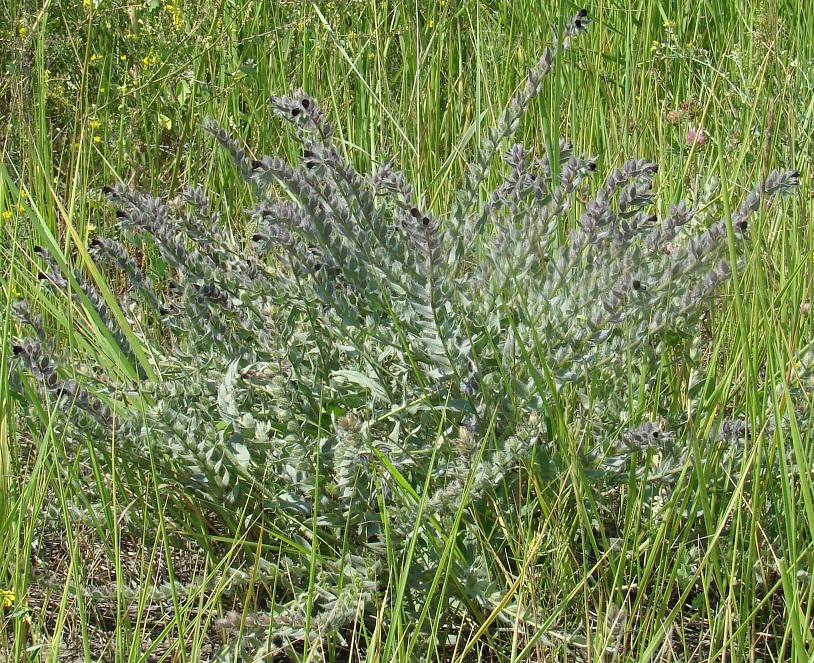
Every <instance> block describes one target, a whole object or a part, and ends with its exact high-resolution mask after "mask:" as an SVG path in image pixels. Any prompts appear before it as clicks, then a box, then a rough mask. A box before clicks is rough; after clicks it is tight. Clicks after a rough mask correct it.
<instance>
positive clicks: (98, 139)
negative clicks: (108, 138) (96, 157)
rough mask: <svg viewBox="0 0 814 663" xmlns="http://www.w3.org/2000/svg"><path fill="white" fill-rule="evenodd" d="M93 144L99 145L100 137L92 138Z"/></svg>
mask: <svg viewBox="0 0 814 663" xmlns="http://www.w3.org/2000/svg"><path fill="white" fill-rule="evenodd" d="M93 142H94V143H101V142H102V137H101V136H94V137H93Z"/></svg>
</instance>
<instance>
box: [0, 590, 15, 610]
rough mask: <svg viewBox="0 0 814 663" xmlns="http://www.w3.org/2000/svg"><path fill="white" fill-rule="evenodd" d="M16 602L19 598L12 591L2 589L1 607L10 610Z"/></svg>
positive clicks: (0, 595) (0, 596) (0, 591)
mask: <svg viewBox="0 0 814 663" xmlns="http://www.w3.org/2000/svg"><path fill="white" fill-rule="evenodd" d="M16 600H17V597H16V596H14V592H12V591H11V590H10V589H0V607H3V608H10V607H12V606H13V605H14V602H15V601H16Z"/></svg>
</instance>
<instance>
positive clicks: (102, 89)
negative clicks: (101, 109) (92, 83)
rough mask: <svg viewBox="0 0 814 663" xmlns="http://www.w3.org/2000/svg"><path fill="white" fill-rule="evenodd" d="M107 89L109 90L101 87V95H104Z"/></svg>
mask: <svg viewBox="0 0 814 663" xmlns="http://www.w3.org/2000/svg"><path fill="white" fill-rule="evenodd" d="M106 89H107V88H103V87H100V88H99V93H100V94H104V93H105V90H106Z"/></svg>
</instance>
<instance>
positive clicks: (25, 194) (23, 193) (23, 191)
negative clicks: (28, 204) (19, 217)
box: [20, 189, 28, 198]
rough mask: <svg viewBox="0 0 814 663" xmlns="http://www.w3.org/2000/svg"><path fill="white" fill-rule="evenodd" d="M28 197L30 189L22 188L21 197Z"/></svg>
mask: <svg viewBox="0 0 814 663" xmlns="http://www.w3.org/2000/svg"><path fill="white" fill-rule="evenodd" d="M27 197H28V191H26V190H25V189H20V198H27Z"/></svg>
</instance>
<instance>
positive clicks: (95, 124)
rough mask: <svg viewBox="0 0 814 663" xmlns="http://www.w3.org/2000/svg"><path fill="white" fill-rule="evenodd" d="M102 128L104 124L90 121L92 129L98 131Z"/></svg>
mask: <svg viewBox="0 0 814 663" xmlns="http://www.w3.org/2000/svg"><path fill="white" fill-rule="evenodd" d="M101 126H102V123H101V122H99V120H91V121H90V128H91V129H98V128H99V127H101Z"/></svg>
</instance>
